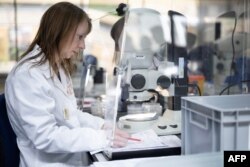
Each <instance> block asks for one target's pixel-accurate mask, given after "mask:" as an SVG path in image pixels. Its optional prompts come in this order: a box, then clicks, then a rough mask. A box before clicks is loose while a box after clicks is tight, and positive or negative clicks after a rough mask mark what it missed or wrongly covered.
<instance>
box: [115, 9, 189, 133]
mask: <svg viewBox="0 0 250 167" xmlns="http://www.w3.org/2000/svg"><path fill="white" fill-rule="evenodd" d="M169 15H170V18H171V17H172V20H171V19H168V18H167V17H163V16H162V15H161V14H160V13H159V12H157V11H155V10H153V9H148V8H133V9H129V10H127V12H126V14H125V16H124V17H122V18H121V19H120V20H118V21H117V22H116V23H115V24H114V26H113V27H112V30H111V36H112V38H113V39H114V41H115V46H116V56H117V57H116V58H115V60H117V66H118V67H117V69H118V70H119V73H122V74H120V75H122V82H121V90H122V93H121V103H122V105H123V106H125V107H122V108H121V110H122V111H120V112H123V111H124V110H125V111H126V113H127V115H125V116H123V117H120V118H119V122H118V125H119V126H120V128H122V129H124V130H127V131H128V132H131V133H133V132H137V131H140V130H145V129H147V128H153V129H154V130H155V131H156V132H157V133H158V134H159V135H166V134H177V133H180V128H181V126H180V122H181V120H180V111H179V110H180V97H181V96H184V95H186V94H187V74H186V69H185V64H186V63H185V59H184V57H185V54H186V53H185V49H183V48H184V47H182V46H178V47H177V46H176V45H175V44H174V43H173V42H176V43H178V42H179V43H181V44H182V45H183V46H184V45H185V36H181V38H183V39H184V41H183V40H180V39H178V40H179V41H178V40H177V39H174V40H173V38H174V37H173V36H174V35H176V34H178V32H174V30H173V29H176V26H177V27H178V28H179V26H182V25H176V24H177V23H176V24H175V25H171V23H172V24H173V23H174V19H176V18H177V17H176V16H177V13H170V14H169ZM181 18H182V17H179V18H177V20H178V19H180V20H178V21H179V22H178V23H181V24H182V20H181ZM171 26H173V27H171ZM171 28H172V29H171ZM179 29H180V28H179ZM184 29H185V27H184V28H183V29H182V30H183V31H184ZM178 35H179V36H180V35H182V34H178ZM184 35H185V34H184ZM183 50H184V51H183ZM180 55H181V56H180ZM170 110H171V113H170ZM174 110H178V111H174ZM176 114H177V115H179V118H178V119H176V118H175V115H176ZM163 117H164V118H163ZM165 117H167V118H165Z"/></svg>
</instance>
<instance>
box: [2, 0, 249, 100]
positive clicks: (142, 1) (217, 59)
mask: <svg viewBox="0 0 250 167" xmlns="http://www.w3.org/2000/svg"><path fill="white" fill-rule="evenodd" d="M56 2H59V0H42V1H37V0H1V1H0V18H1V19H0V92H3V91H4V83H5V79H6V76H7V74H8V72H9V71H10V70H11V68H12V67H13V65H14V64H15V63H16V62H17V61H18V59H19V56H20V55H21V54H22V53H23V52H24V51H25V49H26V48H27V46H28V45H29V43H30V42H31V40H32V39H33V37H34V35H35V33H36V31H37V28H38V25H39V21H40V18H41V16H42V14H43V13H44V12H45V10H46V9H48V7H50V6H51V5H52V4H54V3H56ZM70 2H72V3H74V4H76V5H78V6H80V7H81V8H83V9H84V10H85V11H86V12H87V13H88V14H89V15H90V17H91V18H92V23H93V30H92V32H91V33H90V35H89V36H88V37H87V39H86V49H85V51H84V53H83V54H82V55H79V56H78V57H76V58H75V64H76V67H77V71H76V73H75V74H74V76H73V82H74V88H75V90H76V96H83V95H81V92H82V91H79V90H81V89H86V91H85V93H87V94H88V95H92V96H95V95H99V94H102V93H105V92H103V91H105V86H106V85H105V84H106V81H107V80H109V76H111V75H113V69H114V66H115V65H114V61H113V59H114V53H115V42H114V39H112V36H111V34H110V32H111V29H112V27H113V25H114V24H115V23H116V22H117V21H118V20H119V19H120V18H121V16H119V14H117V11H116V9H117V7H118V5H119V4H121V3H124V4H127V5H128V6H129V8H130V9H132V8H149V9H153V10H155V11H157V12H159V13H160V14H161V15H166V16H170V15H171V13H172V14H173V13H177V14H178V15H181V16H183V17H184V18H185V23H183V22H179V23H178V22H176V23H175V26H176V28H175V29H176V32H175V33H176V34H177V36H181V35H183V38H185V39H186V40H185V41H186V43H185V48H186V53H185V55H183V57H185V60H186V61H185V62H186V64H185V65H186V66H187V78H188V82H189V83H195V84H196V85H198V87H199V89H196V88H195V87H189V88H188V93H189V94H201V95H219V94H238V93H240V94H242V93H248V89H249V86H250V48H249V47H250V10H249V9H250V1H249V0H185V1H184V0H136V1H133V0H127V1H125V0H105V1H103V0H70ZM55 21H56V18H55ZM151 21H154V20H148V22H151ZM163 22H164V20H163ZM166 23H167V20H166ZM178 24H180V25H178ZM182 24H185V27H186V30H187V33H185V34H182V30H180V29H181V27H183V25H182ZM179 27H180V28H179ZM154 31H156V32H158V31H159V30H157V29H155V30H154ZM184 36H185V37H184ZM176 39H177V38H176ZM180 39H181V38H180ZM144 42H147V41H146V40H145V39H144ZM148 42H150V41H148ZM172 42H173V41H172ZM177 42H178V41H177ZM86 64H87V65H89V64H91V65H92V66H91V70H89V72H90V74H89V75H90V76H92V77H91V79H88V82H90V81H91V84H88V86H87V87H85V86H83V82H82V75H83V71H84V67H86ZM85 72H86V71H85ZM198 91H199V92H198Z"/></svg>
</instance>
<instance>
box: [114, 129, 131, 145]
mask: <svg viewBox="0 0 250 167" xmlns="http://www.w3.org/2000/svg"><path fill="white" fill-rule="evenodd" d="M129 137H130V135H129V134H128V133H127V132H125V131H123V130H121V129H118V128H116V129H115V132H114V138H113V140H112V145H111V146H112V147H114V148H117V147H124V146H126V145H127V143H128V138H129Z"/></svg>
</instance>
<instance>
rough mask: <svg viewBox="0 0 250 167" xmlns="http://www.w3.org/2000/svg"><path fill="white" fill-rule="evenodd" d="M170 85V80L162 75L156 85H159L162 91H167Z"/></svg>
mask: <svg viewBox="0 0 250 167" xmlns="http://www.w3.org/2000/svg"><path fill="white" fill-rule="evenodd" d="M170 84H171V80H170V78H168V77H167V76H163V75H162V76H160V77H159V78H158V79H157V85H160V86H161V87H162V88H163V89H168V88H169V86H170Z"/></svg>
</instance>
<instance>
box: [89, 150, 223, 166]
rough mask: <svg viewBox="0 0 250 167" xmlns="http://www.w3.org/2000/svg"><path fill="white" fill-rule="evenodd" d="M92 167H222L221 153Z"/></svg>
mask: <svg viewBox="0 0 250 167" xmlns="http://www.w3.org/2000/svg"><path fill="white" fill-rule="evenodd" d="M92 166H93V167H166V166H167V167H201V166H202V167H223V152H216V153H202V154H192V155H181V156H163V157H153V158H134V159H126V160H116V161H100V162H94V163H93V164H92Z"/></svg>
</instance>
